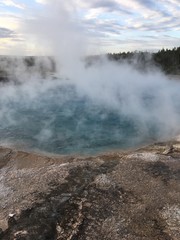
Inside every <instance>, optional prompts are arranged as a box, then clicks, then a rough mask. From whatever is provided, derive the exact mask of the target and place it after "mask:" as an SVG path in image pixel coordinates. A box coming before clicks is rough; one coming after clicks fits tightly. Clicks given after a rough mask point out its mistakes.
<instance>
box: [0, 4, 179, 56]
mask: <svg viewBox="0 0 180 240" xmlns="http://www.w3.org/2000/svg"><path fill="white" fill-rule="evenodd" d="M52 9H54V10H55V11H56V16H57V15H58V13H59V16H60V17H59V19H57V18H54V21H55V24H53V22H51V24H50V25H48V27H47V32H45V31H44V32H43V35H42V36H43V37H44V38H46V34H47V39H49V36H48V34H49V31H50V30H51V29H53V28H55V32H56V33H57V32H58V31H59V34H58V43H59V44H61V39H62V38H61V37H62V34H63V31H62V25H63V26H64V28H66V26H67V28H68V27H69V25H67V23H66V22H68V24H69V22H70V23H71V24H72V23H73V26H76V27H77V28H78V29H81V30H80V32H78V34H80V35H81V36H83V37H84V36H85V38H86V39H88V45H89V46H90V49H91V50H92V51H94V53H105V52H122V51H134V50H137V51H141V50H143V51H146V50H147V51H157V50H159V49H162V48H173V47H178V46H180V2H179V0H158V1H157V0H90V1H88V0H66V1H65V0H0V55H11V54H16V55H17V54H19V55H45V54H48V53H50V52H48V44H47V42H46V45H44V44H43V38H41V39H40V38H39V37H38V38H37V37H36V35H37V36H39V35H40V34H39V32H41V29H42V28H43V29H45V27H46V24H48V20H47V21H44V19H46V18H48V17H49V18H51V19H53V13H54V12H53V11H54V10H52ZM62 9H63V11H62ZM64 12H65V13H66V14H64ZM61 15H63V17H61ZM42 19H43V21H44V25H43V21H42ZM39 22H41V25H39V26H40V27H39V29H38V28H36V25H38V23H39ZM32 23H33V24H32ZM54 26H55V27H54ZM58 26H60V27H59V28H58ZM64 28H63V29H64ZM69 29H71V28H69ZM73 29H75V28H73ZM78 31H79V30H78ZM42 36H41V37H42ZM67 36H69V35H67ZM70 37H72V35H71V36H70ZM41 41H42V44H40V43H41ZM51 44H52V42H51Z"/></svg>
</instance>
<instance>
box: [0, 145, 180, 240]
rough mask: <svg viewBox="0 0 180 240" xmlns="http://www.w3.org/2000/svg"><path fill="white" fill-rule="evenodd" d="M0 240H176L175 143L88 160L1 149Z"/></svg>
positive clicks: (178, 172) (179, 205) (179, 185)
mask: <svg viewBox="0 0 180 240" xmlns="http://www.w3.org/2000/svg"><path fill="white" fill-rule="evenodd" d="M0 239H2V240H11V239H12V240H26V239H27V240H31V239H32V240H35V239H36V240H55V239H57V240H86V239H87V240H97V239H101V240H103V239H107V240H111V239H112V240H119V239H121V240H179V239H180V142H179V141H178V140H173V141H170V142H165V143H156V144H153V145H150V146H147V147H143V148H141V149H138V150H134V151H128V152H111V153H107V154H104V155H98V156H91V157H90V156H44V155H40V154H35V153H27V152H23V151H16V150H12V149H8V148H0Z"/></svg>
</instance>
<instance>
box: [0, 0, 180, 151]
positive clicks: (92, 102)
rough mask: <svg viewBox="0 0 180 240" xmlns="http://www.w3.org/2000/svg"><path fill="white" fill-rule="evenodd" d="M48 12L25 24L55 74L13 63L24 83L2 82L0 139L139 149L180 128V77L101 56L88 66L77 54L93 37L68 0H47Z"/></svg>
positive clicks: (65, 147)
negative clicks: (47, 55) (52, 60)
mask: <svg viewBox="0 0 180 240" xmlns="http://www.w3.org/2000/svg"><path fill="white" fill-rule="evenodd" d="M45 9H46V12H45V13H46V14H45V16H46V17H39V18H38V20H34V21H28V22H27V23H26V27H25V28H24V29H26V34H27V35H28V36H30V35H31V36H36V37H35V38H34V39H36V38H37V40H38V42H41V43H42V45H43V44H44V46H47V47H48V51H50V52H49V53H52V54H53V55H54V56H55V58H56V63H57V66H58V68H57V76H59V77H58V78H57V79H54V80H52V79H51V78H49V79H42V78H41V77H40V76H39V75H38V74H35V73H34V74H33V73H32V74H31V75H29V73H27V69H26V68H24V64H23V63H22V62H18V66H17V67H16V69H18V71H16V76H17V77H18V78H19V79H22V81H20V82H21V84H18V85H17V84H14V83H13V82H12V83H9V84H1V86H0V107H1V111H0V135H1V144H13V145H21V146H23V144H24V147H28V148H33V149H35V148H37V149H41V150H46V151H53V152H59V153H69V152H71V153H72V152H88V151H91V150H92V149H96V150H99V151H100V150H109V149H113V148H119V147H123V148H124V147H129V146H137V145H138V144H142V143H145V142H147V143H148V142H149V141H152V140H161V139H165V138H169V137H172V136H175V135H176V134H178V133H179V131H180V127H179V126H180V105H179V103H180V96H179V92H180V84H179V83H178V82H176V81H172V80H169V79H168V77H166V76H165V75H164V74H163V73H162V72H161V71H160V70H157V69H155V68H154V69H153V70H152V69H151V71H149V72H146V73H142V72H139V71H138V70H136V69H134V68H133V67H132V66H130V65H128V64H127V63H123V64H119V63H114V62H112V61H108V59H106V58H102V59H101V61H99V62H96V63H95V64H93V65H91V66H90V67H86V65H85V64H84V61H83V60H82V59H83V56H84V55H86V54H87V52H88V51H89V49H90V47H89V41H90V39H89V38H88V37H87V34H86V32H85V30H84V28H83V26H80V25H79V22H78V21H77V16H76V15H75V14H74V13H75V12H76V9H75V5H74V4H73V2H72V1H68V2H66V4H64V5H63V6H62V3H61V6H60V5H59V4H58V1H51V4H47V5H46V6H45ZM43 26H46V27H43ZM27 29H28V31H27ZM29 34H30V35H29ZM48 36H49V37H48ZM43 64H45V65H47V67H48V66H49V61H48V60H47V61H45V62H44V63H43ZM58 64H59V65H58ZM10 67H11V66H9V71H12V70H11V69H10ZM34 72H37V71H34ZM89 149H91V150H89ZM92 151H93V150H92Z"/></svg>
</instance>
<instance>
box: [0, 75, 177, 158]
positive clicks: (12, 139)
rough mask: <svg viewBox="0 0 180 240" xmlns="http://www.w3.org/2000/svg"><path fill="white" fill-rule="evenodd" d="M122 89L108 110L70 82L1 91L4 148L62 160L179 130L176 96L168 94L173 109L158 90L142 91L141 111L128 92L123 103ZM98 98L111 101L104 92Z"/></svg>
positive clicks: (0, 133)
mask: <svg viewBox="0 0 180 240" xmlns="http://www.w3.org/2000/svg"><path fill="white" fill-rule="evenodd" d="M96 87H97V86H96ZM116 87H117V86H116ZM166 87H167V86H166ZM109 88H110V86H108V89H109ZM93 89H94V87H93ZM96 89H97V88H96ZM115 89H116V88H115ZM120 89H121V91H120ZM120 89H119V90H118V91H117V92H113V96H114V97H115V98H114V99H115V100H116V101H115V100H114V99H113V97H112V96H111V101H110V103H109V101H108V104H107V102H105V101H104V100H102V98H101V96H99V97H97V94H96V97H95V95H94V92H95V89H94V91H92V89H91V91H89V92H83V93H82V92H81V91H80V89H79V86H78V85H76V84H74V83H73V82H70V81H62V80H55V81H48V80H44V81H33V82H29V83H24V84H22V85H8V86H1V90H0V107H1V112H0V141H1V144H2V143H3V144H4V143H6V144H7V145H10V144H11V145H15V146H20V147H21V148H22V147H23V148H26V149H33V150H37V149H38V150H42V151H46V152H53V153H60V154H73V153H97V152H102V151H108V150H113V149H122V148H123V149H124V148H128V147H134V146H138V145H141V144H145V143H148V142H151V141H155V140H160V139H161V138H162V137H169V136H171V135H173V134H175V133H176V131H177V130H179V129H178V128H179V126H178V125H177V124H178V123H180V117H179V115H180V114H179V113H178V112H179V109H180V107H179V106H178V105H179V104H178V103H179V102H180V101H179V100H180V99H179V96H178V94H174V92H173V91H172V90H171V91H170V93H171V95H170V97H169V95H168V101H169V98H170V99H171V100H173V107H172V105H171V107H169V105H166V101H165V100H166V99H167V96H166V97H163V98H162V96H161V97H160V96H159V95H160V94H159V89H158V88H157V86H155V87H154V86H153V88H152V89H150V88H149V86H148V87H147V86H146V87H145V88H144V87H143V91H140V92H141V94H140V93H139V92H138V97H137V98H138V104H139V107H138V108H137V105H138V104H137V101H135V98H133V100H132V95H131V97H130V96H128V94H127V92H126V95H127V96H126V98H125V99H126V100H128V101H127V102H126V103H124V102H125V99H124V98H123V97H121V96H122V95H123V92H124V91H125V90H122V88H120ZM173 89H174V91H175V89H176V88H173ZM81 90H82V89H81ZM113 91H114V90H113ZM80 92H81V93H80ZM92 92H93V94H92ZM98 92H99V95H105V99H107V96H106V90H105V88H103V89H102V88H100V89H99V91H98ZM133 92H134V90H133ZM133 92H131V93H133ZM166 95H167V94H166ZM130 99H131V100H130ZM158 101H160V102H159V103H160V104H162V105H160V107H158V106H157V103H158ZM163 106H164V107H165V108H164V107H163ZM133 109H134V110H133ZM172 109H173V111H172ZM174 109H176V113H177V114H176V115H175V114H174ZM142 110H143V111H142ZM168 110H170V111H169V112H167V111H168ZM142 112H143V113H142ZM174 117H175V118H174ZM170 119H171V121H170ZM174 127H175V129H174Z"/></svg>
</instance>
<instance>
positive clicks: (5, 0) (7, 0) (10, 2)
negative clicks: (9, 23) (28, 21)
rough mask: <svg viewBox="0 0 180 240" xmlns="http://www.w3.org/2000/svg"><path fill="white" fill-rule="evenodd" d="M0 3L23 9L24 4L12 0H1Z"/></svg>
mask: <svg viewBox="0 0 180 240" xmlns="http://www.w3.org/2000/svg"><path fill="white" fill-rule="evenodd" d="M1 3H2V4H4V5H6V6H11V7H16V8H19V9H25V5H24V4H22V3H17V2H16V1H14V0H2V1H1Z"/></svg>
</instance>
